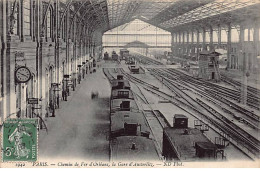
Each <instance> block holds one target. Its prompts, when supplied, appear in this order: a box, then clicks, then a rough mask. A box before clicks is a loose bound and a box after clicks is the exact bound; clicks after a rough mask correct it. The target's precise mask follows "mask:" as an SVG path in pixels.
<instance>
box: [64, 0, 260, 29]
mask: <svg viewBox="0 0 260 171" xmlns="http://www.w3.org/2000/svg"><path fill="white" fill-rule="evenodd" d="M61 2H63V3H64V5H65V6H70V5H71V9H73V11H74V13H75V14H77V15H79V16H80V18H81V19H80V20H79V21H81V22H83V23H84V25H85V24H86V25H87V26H88V27H89V28H90V29H92V30H96V29H99V30H101V32H102V33H104V32H106V31H107V30H110V29H113V28H115V27H117V26H120V25H123V24H125V23H128V22H130V21H133V20H135V19H139V20H142V21H144V22H147V23H149V24H152V25H154V26H156V27H159V28H161V29H164V30H167V31H173V30H175V29H177V28H179V27H183V26H185V27H186V26H190V24H194V23H196V24H198V23H200V24H201V25H205V23H206V24H209V23H223V22H231V21H232V22H233V21H238V22H239V21H241V20H245V19H252V20H255V19H256V18H259V11H260V1H259V0H61ZM68 4H69V5H68Z"/></svg>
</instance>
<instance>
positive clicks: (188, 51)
mask: <svg viewBox="0 0 260 171" xmlns="http://www.w3.org/2000/svg"><path fill="white" fill-rule="evenodd" d="M189 34H190V33H189V31H187V32H186V35H187V39H186V40H187V43H186V47H187V56H188V54H189V55H190V42H189V37H190V35H189Z"/></svg>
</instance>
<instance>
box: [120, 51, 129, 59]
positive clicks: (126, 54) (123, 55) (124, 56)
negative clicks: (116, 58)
mask: <svg viewBox="0 0 260 171" xmlns="http://www.w3.org/2000/svg"><path fill="white" fill-rule="evenodd" d="M128 57H129V50H127V49H120V58H121V59H122V60H127V59H128Z"/></svg>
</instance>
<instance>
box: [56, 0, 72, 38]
mask: <svg viewBox="0 0 260 171" xmlns="http://www.w3.org/2000/svg"><path fill="white" fill-rule="evenodd" d="M71 3H72V0H70V1H69V2H68V3H67V4H66V8H65V10H64V12H63V14H62V17H61V18H60V24H59V29H58V30H59V35H58V37H60V33H61V26H62V23H63V18H64V17H65V14H66V13H67V10H68V9H69V7H70V4H71Z"/></svg>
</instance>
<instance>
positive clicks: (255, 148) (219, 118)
mask: <svg viewBox="0 0 260 171" xmlns="http://www.w3.org/2000/svg"><path fill="white" fill-rule="evenodd" d="M165 82H168V84H171V83H170V82H169V81H165ZM172 86H173V87H174V85H173V84H172ZM176 89H178V87H177V86H175V91H178V93H179V94H181V92H182V90H181V89H179V90H176ZM184 94H185V93H184V92H182V95H181V96H182V97H183V96H184ZM185 96H186V97H183V98H184V99H186V102H187V103H186V104H187V105H190V106H197V104H199V105H200V106H201V105H202V102H201V101H195V102H196V103H197V104H195V102H193V103H192V102H191V101H190V100H188V98H190V97H189V96H188V95H187V94H186V95H185ZM202 107H203V108H204V109H205V108H206V109H207V111H208V109H210V111H213V112H211V114H212V115H213V116H214V117H215V118H214V117H209V116H206V117H207V119H209V120H210V121H211V122H212V123H214V125H215V126H217V127H218V128H219V129H221V130H222V131H223V132H225V133H226V134H227V135H230V136H232V138H233V139H235V140H236V141H237V142H239V143H240V144H243V146H245V147H246V148H247V149H248V150H250V152H251V153H253V154H255V155H256V156H257V155H259V152H260V142H259V140H257V139H255V138H254V137H253V136H251V135H250V134H248V133H247V132H246V131H244V130H243V129H241V128H240V127H238V126H236V125H234V124H233V123H232V122H231V121H230V120H228V119H227V118H226V117H224V116H223V115H221V114H219V113H215V112H216V111H215V110H212V108H211V107H210V106H208V105H207V106H205V104H203V106H202ZM200 113H202V112H200ZM204 115H205V114H204Z"/></svg>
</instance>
